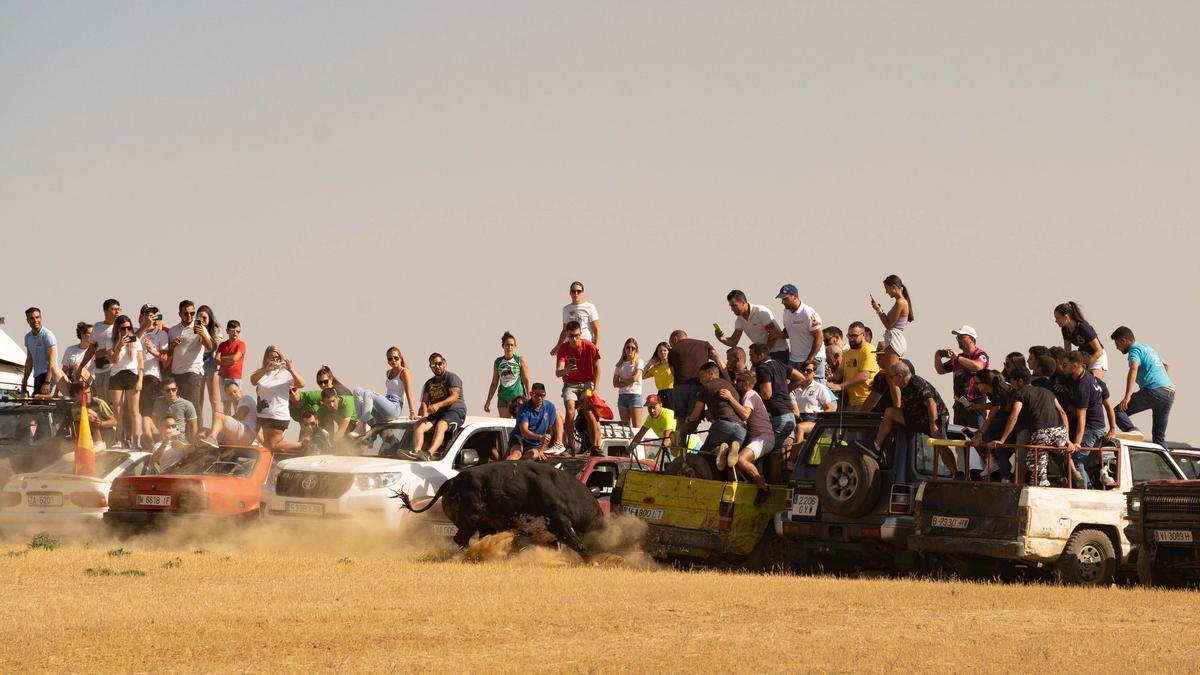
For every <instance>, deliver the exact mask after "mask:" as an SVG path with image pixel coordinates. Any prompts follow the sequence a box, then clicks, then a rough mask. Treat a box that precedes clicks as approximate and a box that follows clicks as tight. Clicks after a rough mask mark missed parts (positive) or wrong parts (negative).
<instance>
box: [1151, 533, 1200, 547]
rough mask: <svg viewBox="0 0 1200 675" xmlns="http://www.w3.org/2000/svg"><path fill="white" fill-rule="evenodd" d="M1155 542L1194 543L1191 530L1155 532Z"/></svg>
mask: <svg viewBox="0 0 1200 675" xmlns="http://www.w3.org/2000/svg"><path fill="white" fill-rule="evenodd" d="M1154 541H1162V542H1167V543H1173V544H1190V543H1192V533H1191V531H1190V530H1155V531H1154Z"/></svg>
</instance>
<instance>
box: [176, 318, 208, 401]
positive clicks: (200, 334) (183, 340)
mask: <svg viewBox="0 0 1200 675" xmlns="http://www.w3.org/2000/svg"><path fill="white" fill-rule="evenodd" d="M210 316H211V314H210ZM167 336H168V337H169V338H170V342H169V343H168V345H167V354H168V355H169V357H170V359H171V375H172V376H174V378H175V383H176V384H177V385H178V386H179V396H180V397H182V398H183V399H184V400H186V401H188V402H190V403H191V404H192V405H193V406H195V407H196V413H197V414H199V413H200V411H201V410H202V409H203V406H204V404H203V402H202V401H201V397H202V396H203V395H204V350H206V349H212V347H213V339H212V335H210V334H209V332H208V330H207V329H205V327H204V324H202V323H201V322H200V321H198V320H196V305H195V303H193V302H192V301H191V300H181V301H180V302H179V323H178V324H176V325H174V326H171V330H170V331H168V332H167Z"/></svg>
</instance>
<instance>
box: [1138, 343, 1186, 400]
mask: <svg viewBox="0 0 1200 675" xmlns="http://www.w3.org/2000/svg"><path fill="white" fill-rule="evenodd" d="M1135 363H1136V364H1138V371H1137V384H1138V386H1139V387H1141V388H1142V389H1158V388H1160V387H1174V386H1175V383H1174V382H1172V381H1171V378H1170V377H1168V376H1167V369H1166V368H1164V367H1163V361H1162V357H1160V356H1159V355H1158V352H1156V351H1154V347H1151V346H1150V345H1144V344H1142V343H1140V342H1135V343H1133V344H1131V345H1129V365H1131V366H1132V365H1133V364H1135Z"/></svg>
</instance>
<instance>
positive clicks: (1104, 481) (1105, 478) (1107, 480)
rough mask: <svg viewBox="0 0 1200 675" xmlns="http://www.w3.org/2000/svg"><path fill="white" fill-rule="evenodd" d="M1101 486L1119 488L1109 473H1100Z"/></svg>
mask: <svg viewBox="0 0 1200 675" xmlns="http://www.w3.org/2000/svg"><path fill="white" fill-rule="evenodd" d="M1100 484H1101V485H1103V486H1104V487H1106V488H1113V487H1117V481H1115V480H1113V479H1112V476H1110V475H1108V472H1107V471H1101V472H1100Z"/></svg>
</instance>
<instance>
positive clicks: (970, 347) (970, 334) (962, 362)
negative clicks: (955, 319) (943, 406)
mask: <svg viewBox="0 0 1200 675" xmlns="http://www.w3.org/2000/svg"><path fill="white" fill-rule="evenodd" d="M950 333H951V334H952V335H954V337H955V339H956V340H957V341H958V350H957V351H956V350H954V349H939V350H937V352H935V353H934V355H933V369H934V370H935V371H937V373H938V374H939V375H945V374H946V373H953V375H954V406H953V408H954V423H955V424H961V425H962V426H964V427H971V428H972V429H978V428H979V427H980V425H982V424H983V420H984V418H985V417H986V407H987V405H986V404H987V400H986V399H987V397H986V396H985V395H984V394H983V392H982V391H980V390H979V387H978V386H977V384H976V382H975V373H978V372H979V371H981V370H987V368H988V365H989V364H990V363H991V360H990V358H989V357H988V353H987V352H985V351H983V350H982V349H980V348H979V344H978V343H977V342H976V341H977V340H978V339H979V334H978V333H976V332H975V329H974V328H972V327H970V326H967V325H965V324H964V325H963V326H962V327H961V328H957V329H955V330H952V331H950Z"/></svg>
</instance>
